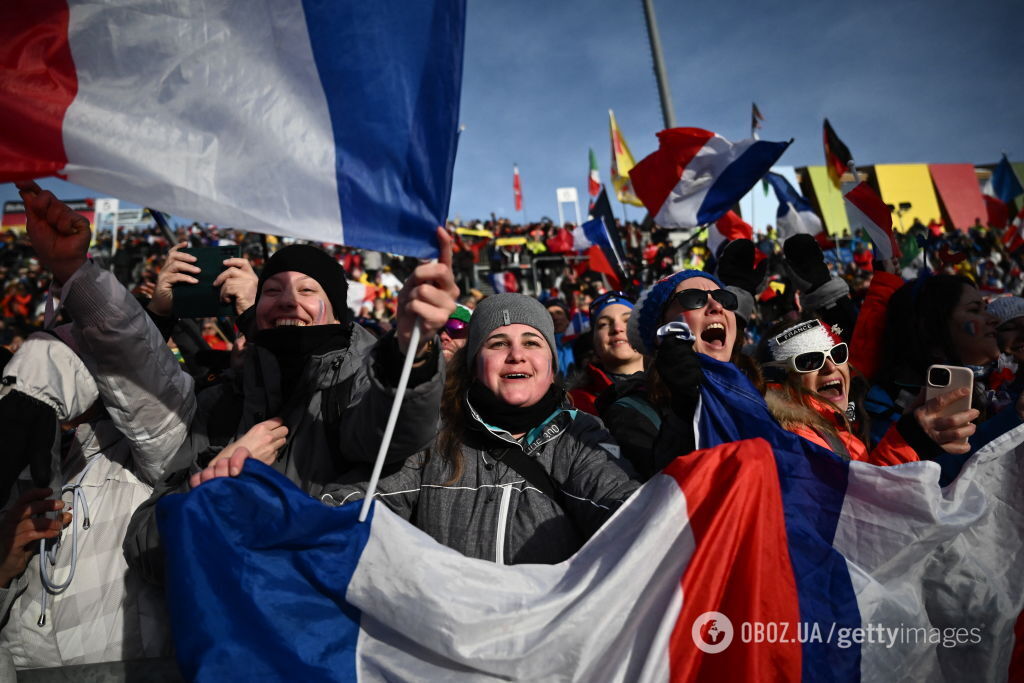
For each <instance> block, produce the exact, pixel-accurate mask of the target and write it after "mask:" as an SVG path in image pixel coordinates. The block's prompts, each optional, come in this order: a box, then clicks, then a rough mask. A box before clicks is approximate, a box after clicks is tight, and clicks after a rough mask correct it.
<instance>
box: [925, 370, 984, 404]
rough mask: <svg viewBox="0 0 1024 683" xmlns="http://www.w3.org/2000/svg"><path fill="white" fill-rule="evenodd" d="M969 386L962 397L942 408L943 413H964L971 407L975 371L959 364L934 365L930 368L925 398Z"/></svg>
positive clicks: (929, 398) (931, 397)
mask: <svg viewBox="0 0 1024 683" xmlns="http://www.w3.org/2000/svg"><path fill="white" fill-rule="evenodd" d="M964 387H967V389H968V390H969V393H968V394H967V395H966V396H964V397H963V398H961V399H957V400H956V401H953V402H952V403H950V404H949V405H948V406H946V407H945V408H944V409H943V410H942V414H943V415H952V414H953V413H962V412H964V411H965V410H970V409H971V394H972V393H973V389H974V373H973V372H972V371H971V369H970V368H964V367H961V366H959V365H932V366H931V367H929V368H928V385H927V388H926V389H925V399H926V400H929V401H930V400H931V399H933V398H935V397H936V396H942V395H944V394H948V393H949V392H951V391H956V390H957V389H962V388H964Z"/></svg>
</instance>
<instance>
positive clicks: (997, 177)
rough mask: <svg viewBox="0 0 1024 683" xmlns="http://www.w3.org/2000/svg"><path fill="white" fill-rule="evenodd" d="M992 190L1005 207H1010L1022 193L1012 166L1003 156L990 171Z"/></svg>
mask: <svg viewBox="0 0 1024 683" xmlns="http://www.w3.org/2000/svg"><path fill="white" fill-rule="evenodd" d="M992 190H993V192H995V195H996V196H997V197H999V200H1000V201H1001V202H1003V203H1004V204H1006V205H1007V206H1011V205H1012V204H1013V200H1014V199H1016V198H1017V197H1018V196H1019V195H1020V194H1021V193H1024V187H1021V184H1020V179H1019V178H1017V174H1016V173H1015V172H1014V170H1013V166H1011V165H1010V160H1009V159H1007V158H1006V155H1005V154H1004V155H1003V158H1002V159H1000V160H999V163H998V164H996V167H995V169H994V170H993V171H992Z"/></svg>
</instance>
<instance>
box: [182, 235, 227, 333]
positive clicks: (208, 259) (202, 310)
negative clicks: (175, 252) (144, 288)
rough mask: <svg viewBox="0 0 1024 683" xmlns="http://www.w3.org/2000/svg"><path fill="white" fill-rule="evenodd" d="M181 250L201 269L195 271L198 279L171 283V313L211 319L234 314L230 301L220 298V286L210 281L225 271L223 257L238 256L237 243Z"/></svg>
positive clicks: (184, 316)
mask: <svg viewBox="0 0 1024 683" xmlns="http://www.w3.org/2000/svg"><path fill="white" fill-rule="evenodd" d="M181 251H182V252H184V253H186V254H191V255H192V256H195V257H196V261H195V263H193V264H192V265H194V266H196V267H198V268H199V269H200V272H199V273H196V274H195V278H196V279H197V280H199V282H197V283H195V284H192V283H187V282H182V283H178V284H176V285H174V302H173V306H174V314H175V315H176V316H178V317H179V318H210V317H219V316H226V315H234V313H235V308H234V305H233V304H232V303H231V302H227V303H225V302H223V301H221V300H220V287H214V286H213V281H214V280H216V279H217V276H218V275H220V274H221V272H223V271H224V270H226V269H225V268H224V259H229V258H238V257H239V256H240V255H241V253H242V252H241V248H240V247H239V246H238V245H237V244H233V245H230V246H224V247H190V248H188V249H182V250H181Z"/></svg>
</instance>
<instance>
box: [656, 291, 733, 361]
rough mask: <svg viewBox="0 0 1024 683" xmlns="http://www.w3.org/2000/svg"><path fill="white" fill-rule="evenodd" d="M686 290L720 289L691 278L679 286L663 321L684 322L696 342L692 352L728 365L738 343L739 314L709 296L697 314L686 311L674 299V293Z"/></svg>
mask: <svg viewBox="0 0 1024 683" xmlns="http://www.w3.org/2000/svg"><path fill="white" fill-rule="evenodd" d="M684 289H703V290H707V291H709V292H711V291H714V290H716V289H721V287H719V286H718V285H716V284H715V283H714V282H712V281H711V280H708V279H707V278H703V277H691V278H687V279H685V280H683V281H682V282H680V283H679V285H678V286H677V287H676V290H675V292H674V293H673V296H672V299H671V300H670V301H669V304H668V306H667V307H666V308H665V314H664V315H663V316H662V322H663V323H666V322H670V321H672V320H685V321H686V324H687V325H689V326H690V331H692V332H693V336H694V337H696V338H697V341H695V342H694V344H693V350H694V351H696V352H697V353H703V354H707V355H708V356H711V357H712V358H714V359H715V360H720V361H725V362H728V361H729V359H730V358H731V357H732V347H733V345H735V343H736V314H735V313H733V312H732V311H727V310H725V309H724V308H722V304H720V303H718V302H717V301H715V300H714V299H713V298H711V297H710V296H709V297H708V301H707V303H706V304H705V305H704V306H703V308H699V309H697V310H695V311H691V310H686V309H684V308H683V307H682V306H681V305H680V304H679V302H678V301H677V300H676V298H675V294H678V293H679V292H681V291H683V290H684Z"/></svg>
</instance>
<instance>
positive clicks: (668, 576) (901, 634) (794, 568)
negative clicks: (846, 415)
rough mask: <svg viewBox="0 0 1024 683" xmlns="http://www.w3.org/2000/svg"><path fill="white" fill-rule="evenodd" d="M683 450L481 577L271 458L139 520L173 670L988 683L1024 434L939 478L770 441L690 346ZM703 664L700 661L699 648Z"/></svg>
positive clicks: (1016, 561)
mask: <svg viewBox="0 0 1024 683" xmlns="http://www.w3.org/2000/svg"><path fill="white" fill-rule="evenodd" d="M701 360H702V364H703V367H704V370H705V374H706V382H705V384H704V386H703V387H702V391H701V401H700V407H699V409H698V410H699V412H698V415H697V418H696V420H695V424H696V426H697V427H698V438H699V441H698V443H699V444H700V445H701V447H702V450H700V451H697V452H695V453H693V454H690V455H687V456H684V457H680V458H677V459H676V460H675V461H674V462H673V463H672V464H670V465H669V467H667V468H666V469H665V471H664V472H663V473H662V474H660V475H656V476H655V477H654V478H653V479H651V480H650V481H649V482H648V483H647V484H645V485H644V486H643V487H642V488H641V489H640V490H639V491H638V492H637V493H636V494H635V495H634V496H633V497H632V498H630V500H629V501H628V502H627V503H626V504H625V505H623V507H622V508H621V509H620V510H619V511H618V512H616V514H615V515H614V516H613V517H612V518H611V519H610V520H609V521H608V522H607V523H606V524H605V526H604V527H602V529H601V530H600V531H599V532H598V533H597V534H596V535H595V536H594V537H593V538H591V539H590V541H588V542H587V544H586V545H584V547H583V548H582V549H581V550H580V551H579V552H578V553H576V554H575V555H574V556H573V557H571V558H570V559H568V560H566V561H565V562H563V563H561V564H558V565H552V566H546V565H520V566H501V565H497V564H494V563H491V562H486V561H482V560H476V559H468V558H466V557H464V556H462V555H460V554H459V553H457V552H455V551H452V550H450V549H447V548H444V547H442V546H440V545H439V544H437V543H436V542H434V541H433V540H432V539H431V538H429V537H428V536H426V535H425V534H423V533H422V532H420V531H418V530H417V529H415V528H414V527H412V526H411V525H410V524H408V523H406V522H405V521H403V520H401V519H400V518H398V517H397V516H396V515H395V514H394V513H392V512H390V511H389V510H388V509H387V508H385V507H383V506H381V505H375V506H374V510H373V516H372V518H371V520H370V521H369V522H368V523H366V524H359V523H358V522H357V521H356V517H357V511H358V504H355V503H354V504H350V505H348V506H344V507H341V508H333V509H332V508H327V507H324V506H323V505H321V504H320V503H319V502H318V501H316V500H313V499H311V498H309V497H308V496H306V495H305V494H304V493H302V492H301V491H300V490H299V489H298V488H296V487H295V486H294V485H292V484H291V483H290V482H288V481H287V480H286V479H285V478H284V477H283V476H281V475H279V474H278V473H276V472H275V471H273V470H272V469H270V468H268V467H266V466H264V465H262V464H260V463H255V462H250V463H248V464H247V465H246V468H245V470H244V472H243V473H242V475H241V476H240V477H238V478H234V479H219V480H215V481H213V482H210V483H207V484H204V485H203V486H201V487H200V488H198V489H197V490H196V491H193V492H192V493H189V494H187V495H175V496H169V497H168V498H166V499H165V500H163V501H162V502H161V503H160V505H159V507H158V516H159V522H160V528H161V533H162V535H163V541H164V547H165V553H166V557H167V577H168V579H167V580H168V583H167V591H168V605H169V606H170V610H171V616H172V621H173V626H174V632H175V640H176V648H177V655H178V658H179V663H180V666H181V669H182V673H183V674H184V675H185V676H186V677H187V678H190V679H198V680H215V679H221V678H223V677H230V678H256V677H259V678H272V679H279V678H289V679H305V680H308V679H323V678H327V679H331V680H334V679H363V680H370V679H373V680H381V679H386V680H413V679H419V680H440V679H444V680H485V679H509V678H514V679H520V680H540V679H545V680H546V679H561V680H598V679H599V680H629V681H663V680H696V679H700V680H705V679H707V680H714V679H717V680H766V679H776V680H797V679H803V680H829V681H833V680H844V681H855V680H861V679H863V680H872V681H874V680H903V679H914V680H967V679H984V680H998V679H1000V678H1005V677H1006V675H1007V671H1008V667H1009V666H1010V653H1011V650H1012V648H1013V644H1014V635H1013V627H1014V622H1015V620H1016V618H1017V616H1018V614H1019V613H1020V611H1021V606H1022V602H1024V595H1022V591H1021V590H1020V582H1021V578H1020V577H1021V576H1022V575H1024V548H1022V539H1021V526H1022V524H1024V521H1022V519H1024V518H1022V514H1021V513H1022V512H1024V491H1022V488H1024V487H1021V474H1022V472H1021V464H1020V458H1018V457H1017V455H1018V454H1017V453H1015V452H1014V449H1015V448H1016V447H1017V446H1018V445H1019V444H1020V443H1021V441H1022V440H1024V427H1018V428H1017V429H1015V430H1013V431H1011V432H1008V433H1006V434H1004V435H1002V436H1000V437H997V439H995V440H994V441H992V442H991V443H989V444H988V445H986V446H984V447H982V448H981V449H980V450H979V451H978V452H977V453H976V454H975V455H974V456H973V457H972V459H971V460H970V461H969V462H968V463H967V465H966V466H965V468H964V471H963V472H962V473H961V475H960V476H959V478H958V479H957V480H956V481H954V482H953V483H952V484H951V485H950V486H948V487H946V488H940V487H939V486H938V479H939V474H940V469H939V467H938V466H937V465H936V464H935V463H929V462H918V463H908V464H906V465H901V466H899V467H887V468H880V467H874V466H871V465H867V464H865V463H859V462H845V461H842V460H841V459H839V458H838V457H836V456H835V455H833V454H832V453H830V452H828V451H825V450H823V449H821V448H819V447H817V446H815V445H813V444H811V443H810V442H807V441H805V440H803V439H801V438H800V437H797V436H795V435H793V434H790V433H788V432H785V431H783V430H782V429H781V428H780V427H779V426H778V425H777V424H776V423H775V422H774V420H773V419H772V418H771V416H770V415H769V413H768V411H767V408H766V406H765V404H764V401H763V400H762V398H761V396H760V395H759V394H758V393H757V391H756V390H755V389H754V387H753V386H752V385H751V384H750V383H749V381H747V379H746V378H745V377H744V376H743V375H742V374H741V373H740V372H739V371H738V370H737V369H736V368H735V366H733V365H731V364H728V363H719V362H716V361H714V360H711V359H708V358H706V357H702V358H701ZM716 649H717V650H718V651H715V650H716Z"/></svg>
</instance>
